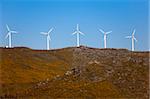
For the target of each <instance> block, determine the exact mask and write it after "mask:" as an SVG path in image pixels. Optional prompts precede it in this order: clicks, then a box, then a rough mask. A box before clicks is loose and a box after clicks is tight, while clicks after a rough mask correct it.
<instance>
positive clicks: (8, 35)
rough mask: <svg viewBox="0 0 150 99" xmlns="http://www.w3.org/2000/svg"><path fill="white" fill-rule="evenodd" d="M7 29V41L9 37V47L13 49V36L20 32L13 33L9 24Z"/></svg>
mask: <svg viewBox="0 0 150 99" xmlns="http://www.w3.org/2000/svg"><path fill="white" fill-rule="evenodd" d="M6 28H7V31H8V33H7V35H6V37H5V39H6V38H8V37H9V38H8V41H9V45H8V47H9V48H11V47H12V34H16V33H18V32H17V31H11V30H10V28H9V27H8V25H7V24H6Z"/></svg>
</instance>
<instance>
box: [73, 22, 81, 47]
mask: <svg viewBox="0 0 150 99" xmlns="http://www.w3.org/2000/svg"><path fill="white" fill-rule="evenodd" d="M74 34H77V38H76V39H77V40H76V41H77V47H79V46H80V34H81V35H84V33H82V32H81V31H80V30H79V25H78V24H77V27H76V31H75V32H74V33H72V35H74Z"/></svg>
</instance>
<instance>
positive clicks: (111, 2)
mask: <svg viewBox="0 0 150 99" xmlns="http://www.w3.org/2000/svg"><path fill="white" fill-rule="evenodd" d="M148 1H149V0H0V39H1V40H0V46H6V45H7V44H8V39H5V38H4V37H5V35H6V33H7V30H6V24H8V25H9V26H10V28H11V29H12V30H16V31H18V32H19V34H14V35H13V41H12V42H13V46H25V47H30V48H34V49H45V48H46V37H45V36H43V35H41V34H40V32H42V31H43V32H47V31H48V30H49V29H50V28H51V27H54V31H53V32H52V33H51V39H52V41H51V45H50V46H51V47H52V48H63V47H70V46H75V45H76V36H75V35H71V34H72V33H73V32H74V31H75V28H76V24H77V23H78V24H79V26H80V30H81V31H82V32H83V33H85V36H82V37H81V44H82V45H86V46H90V47H96V48H102V47H103V34H102V33H100V32H99V31H98V28H102V29H104V30H105V31H109V30H112V31H113V32H112V33H111V34H110V35H108V39H107V46H108V47H109V48H127V49H131V40H130V39H125V36H128V35H131V33H132V31H133V29H134V28H135V29H136V33H135V36H136V38H137V40H138V42H137V43H136V44H135V49H136V50H149V47H148V45H149V44H148V42H149V31H148V9H149V3H148Z"/></svg>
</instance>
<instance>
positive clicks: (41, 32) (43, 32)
mask: <svg viewBox="0 0 150 99" xmlns="http://www.w3.org/2000/svg"><path fill="white" fill-rule="evenodd" d="M40 34H43V35H47V34H48V33H45V32H41V33H40Z"/></svg>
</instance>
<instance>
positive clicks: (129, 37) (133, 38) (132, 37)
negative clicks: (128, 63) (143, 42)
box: [125, 29, 137, 51]
mask: <svg viewBox="0 0 150 99" xmlns="http://www.w3.org/2000/svg"><path fill="white" fill-rule="evenodd" d="M134 34H135V29H134V30H133V33H132V35H131V36H126V37H125V38H128V39H132V43H131V44H132V51H134V41H136V42H137V39H136V38H135V36H134Z"/></svg>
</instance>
